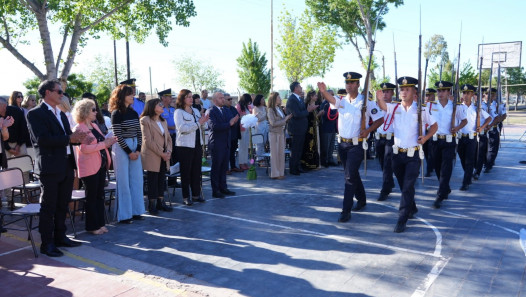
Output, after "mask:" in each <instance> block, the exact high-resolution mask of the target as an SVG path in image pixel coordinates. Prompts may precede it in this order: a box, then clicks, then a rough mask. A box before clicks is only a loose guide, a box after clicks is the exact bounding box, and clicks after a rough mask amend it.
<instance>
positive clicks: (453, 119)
mask: <svg viewBox="0 0 526 297" xmlns="http://www.w3.org/2000/svg"><path fill="white" fill-rule="evenodd" d="M461 44H462V23H461V24H460V41H459V42H458V57H457V73H456V79H455V85H454V87H453V113H452V114H451V128H450V129H453V128H454V127H455V126H456V125H455V124H456V119H455V115H456V113H457V104H458V102H459V100H458V99H459V98H458V97H459V94H458V89H459V86H458V83H459V76H460V46H461ZM453 136H455V135H453Z"/></svg>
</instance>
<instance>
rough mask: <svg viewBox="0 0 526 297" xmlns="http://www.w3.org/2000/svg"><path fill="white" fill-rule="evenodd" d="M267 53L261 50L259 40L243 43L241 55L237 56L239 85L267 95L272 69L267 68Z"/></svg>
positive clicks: (250, 91) (253, 92)
mask: <svg viewBox="0 0 526 297" xmlns="http://www.w3.org/2000/svg"><path fill="white" fill-rule="evenodd" d="M265 56H266V54H262V53H261V52H260V51H259V47H258V44H257V42H254V43H253V42H252V40H251V39H249V40H248V43H247V44H245V43H243V49H242V50H241V56H239V58H237V60H236V61H237V66H238V69H237V73H238V74H239V86H240V87H241V88H243V89H245V91H247V92H248V93H252V94H262V95H264V96H266V95H267V94H268V93H269V91H270V70H269V69H267V58H266V57H265Z"/></svg>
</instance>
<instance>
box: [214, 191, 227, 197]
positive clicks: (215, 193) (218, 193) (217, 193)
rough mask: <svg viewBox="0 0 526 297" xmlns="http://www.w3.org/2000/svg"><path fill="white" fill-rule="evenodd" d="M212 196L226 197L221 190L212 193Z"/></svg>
mask: <svg viewBox="0 0 526 297" xmlns="http://www.w3.org/2000/svg"><path fill="white" fill-rule="evenodd" d="M212 197H214V198H225V195H223V193H221V192H214V193H212Z"/></svg>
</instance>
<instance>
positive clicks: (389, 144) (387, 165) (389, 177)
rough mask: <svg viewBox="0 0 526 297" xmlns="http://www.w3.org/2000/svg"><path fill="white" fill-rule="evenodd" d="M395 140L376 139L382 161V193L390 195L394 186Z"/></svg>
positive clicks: (377, 149)
mask: <svg viewBox="0 0 526 297" xmlns="http://www.w3.org/2000/svg"><path fill="white" fill-rule="evenodd" d="M393 142H394V140H393V139H392V138H391V140H387V139H386V138H380V139H378V140H376V155H377V156H378V160H379V161H380V168H382V190H381V192H382V194H384V195H389V193H391V189H392V188H393V187H394V179H393V165H392V160H391V159H392V157H393Z"/></svg>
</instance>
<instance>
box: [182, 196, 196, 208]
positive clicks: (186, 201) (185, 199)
mask: <svg viewBox="0 0 526 297" xmlns="http://www.w3.org/2000/svg"><path fill="white" fill-rule="evenodd" d="M192 200H193V199H190V198H183V204H184V205H186V206H191V205H193V204H194V202H193V201H192Z"/></svg>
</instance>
